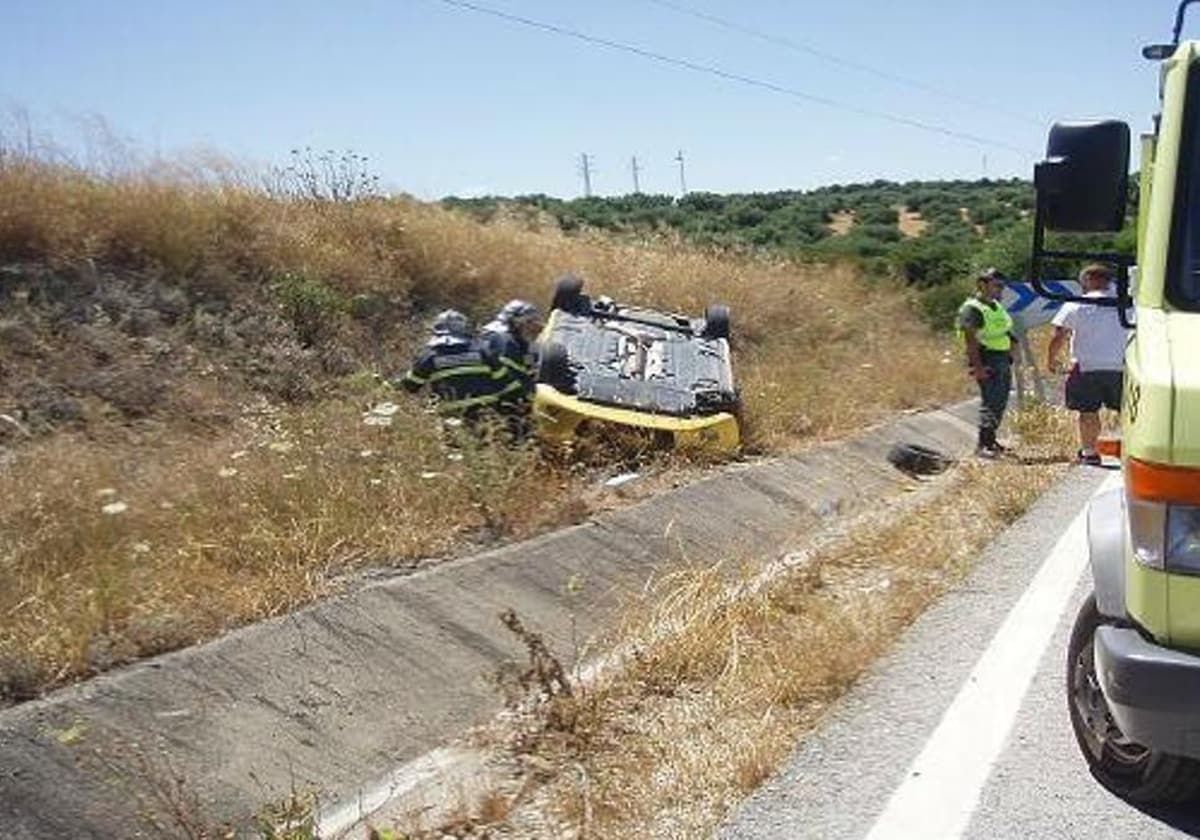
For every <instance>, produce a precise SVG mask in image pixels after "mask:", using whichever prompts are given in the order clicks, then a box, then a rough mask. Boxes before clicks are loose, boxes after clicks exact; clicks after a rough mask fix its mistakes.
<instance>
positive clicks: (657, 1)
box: [646, 0, 1045, 126]
mask: <svg viewBox="0 0 1200 840" xmlns="http://www.w3.org/2000/svg"><path fill="white" fill-rule="evenodd" d="M646 2H647V3H653V4H654V5H655V6H661V7H663V8H664V9H670V10H671V11H673V12H677V13H679V14H681V15H687V16H688V17H693V18H697V19H699V20H703V21H707V22H708V23H712V24H715V25H717V26H720V27H723V28H725V29H729V30H731V31H733V32H738V33H740V34H742V35H748V36H750V37H751V38H757V39H759V40H760V41H766V42H767V43H769V44H774V45H776V46H779V47H784V48H785V49H789V50H793V51H795V52H802V53H807V54H808V55H811V56H815V57H816V58H820V59H822V60H823V61H828V62H831V63H833V64H837V65H839V66H841V67H848V68H850V69H852V70H858V71H859V72H862V73H867V74H869V75H872V76H875V77H876V78H879V79H886V80H887V81H889V82H894V83H896V84H898V85H904V86H906V87H910V88H914V89H916V90H921V91H924V92H925V93H929V94H933V95H934V96H939V97H941V98H943V99H950V100H953V101H955V102H958V103H960V104H962V105H969V106H970V107H972V108H978V109H980V110H984V111H994V112H995V113H997V114H1003V115H1004V116H1006V117H1009V118H1011V119H1016V120H1020V121H1021V122H1025V123H1029V124H1030V125H1037V126H1043V125H1045V121H1044V120H1039V119H1035V118H1034V117H1031V116H1028V115H1027V114H1021V113H1018V112H1016V111H1010V110H1008V109H1006V108H1001V107H999V106H996V105H992V104H990V103H987V102H983V101H981V100H978V99H973V98H972V97H969V96H963V95H962V94H960V93H955V92H954V91H951V90H946V89H945V88H940V87H938V86H936V85H931V84H929V83H928V82H922V81H920V80H919V79H911V78H909V77H907V76H901V75H899V74H897V73H893V72H891V71H890V70H881V69H880V68H878V67H872V66H871V65H870V64H864V63H863V62H861V61H856V60H855V59H852V58H846V57H845V56H840V55H838V54H836V53H832V52H829V51H828V50H823V49H820V48H818V47H814V46H811V45H809V44H804V43H801V42H799V41H793V40H792V39H790V38H784V37H783V36H781V35H772V34H771V33H770V32H763V31H761V30H759V29H754V28H752V27H749V26H745V25H743V24H740V23H738V22H736V21H732V20H729V19H728V18H723V17H718V16H716V15H712V14H709V13H708V12H702V11H700V10H698V9H692V8H690V7H688V6H684V5H683V4H681V3H675V2H673V1H672V0H646Z"/></svg>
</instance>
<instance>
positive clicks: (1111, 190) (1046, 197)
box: [1033, 120, 1129, 232]
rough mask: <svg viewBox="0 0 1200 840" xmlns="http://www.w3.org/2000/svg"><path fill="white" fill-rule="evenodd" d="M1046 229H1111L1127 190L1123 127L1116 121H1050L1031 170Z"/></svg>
mask: <svg viewBox="0 0 1200 840" xmlns="http://www.w3.org/2000/svg"><path fill="white" fill-rule="evenodd" d="M1033 184H1034V188H1035V189H1036V190H1037V216H1038V219H1039V220H1040V221H1041V222H1042V224H1044V226H1045V228H1046V229H1047V230H1056V231H1076V232H1091V231H1117V230H1120V229H1121V227H1122V225H1123V224H1124V223H1125V200H1126V195H1127V193H1128V192H1129V126H1128V125H1126V124H1125V123H1123V122H1120V121H1118V120H1103V121H1100V122H1087V123H1055V124H1054V126H1053V127H1052V128H1051V129H1050V139H1049V141H1048V142H1047V144H1046V160H1044V161H1042V162H1041V163H1039V164H1037V165H1036V166H1035V167H1034V170H1033Z"/></svg>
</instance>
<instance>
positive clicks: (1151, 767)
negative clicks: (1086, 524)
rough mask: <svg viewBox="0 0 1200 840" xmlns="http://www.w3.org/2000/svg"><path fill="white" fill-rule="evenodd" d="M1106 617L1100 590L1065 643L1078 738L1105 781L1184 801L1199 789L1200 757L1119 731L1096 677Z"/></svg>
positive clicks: (1154, 797) (1144, 796)
mask: <svg viewBox="0 0 1200 840" xmlns="http://www.w3.org/2000/svg"><path fill="white" fill-rule="evenodd" d="M1102 623H1103V620H1102V618H1101V616H1100V611H1099V610H1098V609H1097V608H1096V596H1095V595H1089V596H1088V598H1087V600H1086V601H1084V602H1083V606H1082V607H1080V609H1079V615H1078V616H1077V617H1076V619H1075V626H1074V627H1073V628H1072V630H1071V641H1070V643H1069V644H1068V645H1067V708H1068V711H1069V712H1070V715H1071V729H1073V730H1074V732H1075V741H1076V743H1078V744H1079V750H1080V752H1082V753H1083V757H1084V759H1085V760H1086V761H1087V763H1088V769H1089V770H1091V772H1092V775H1093V776H1095V777H1096V780H1097V781H1099V782H1100V784H1102V785H1104V787H1106V788H1108V789H1109V790H1110V791H1112V792H1113V793H1114V794H1116V795H1117V796H1119V797H1121V798H1122V799H1125V800H1128V801H1129V802H1135V803H1139V804H1152V803H1168V802H1183V801H1186V800H1189V799H1192V798H1193V797H1195V796H1196V794H1197V792H1200V762H1196V761H1193V760H1192V759H1189V758H1182V757H1180V756H1175V755H1168V754H1167V753H1163V752H1159V751H1157V750H1152V749H1150V748H1148V747H1144V746H1142V745H1141V744H1138V743H1136V742H1134V741H1131V740H1129V739H1128V738H1126V737H1125V735H1124V734H1123V733H1122V732H1121V730H1120V728H1119V727H1118V726H1117V723H1116V721H1115V720H1113V718H1112V715H1111V714H1110V713H1109V709H1108V702H1107V701H1106V700H1105V699H1104V694H1103V692H1102V691H1101V689H1100V684H1099V682H1098V680H1097V679H1096V667H1095V659H1094V654H1093V647H1092V640H1093V638H1094V636H1095V634H1096V628H1097V627H1099V626H1100V625H1101V624H1102Z"/></svg>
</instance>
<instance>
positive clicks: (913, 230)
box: [896, 207, 929, 239]
mask: <svg viewBox="0 0 1200 840" xmlns="http://www.w3.org/2000/svg"><path fill="white" fill-rule="evenodd" d="M897 211H898V212H899V214H900V216H899V219H898V221H897V223H896V224H897V227H899V228H900V233H902V234H903V235H904V236H907V237H908V238H909V239H916V238H918V237H919V236H921V235H922V234H923V233H925V231H926V229H928V227H929V221H928V220H927V219H924V218H922V217H921V212H920V211H919V210H909V209H908V208H907V207H900V208H897Z"/></svg>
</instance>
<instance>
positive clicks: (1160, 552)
mask: <svg viewBox="0 0 1200 840" xmlns="http://www.w3.org/2000/svg"><path fill="white" fill-rule="evenodd" d="M1125 483H1126V500H1125V501H1126V509H1127V510H1128V511H1129V537H1130V541H1131V542H1132V544H1133V558H1134V560H1136V561H1137V562H1138V563H1140V564H1142V565H1143V566H1148V567H1150V568H1152V569H1162V570H1164V571H1167V572H1176V573H1179V574H1186V575H1200V470H1197V469H1195V468H1192V467H1172V466H1166V465H1162V464H1152V463H1148V462H1145V461H1139V460H1137V459H1134V458H1130V459H1128V461H1127V462H1126V465H1125Z"/></svg>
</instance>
